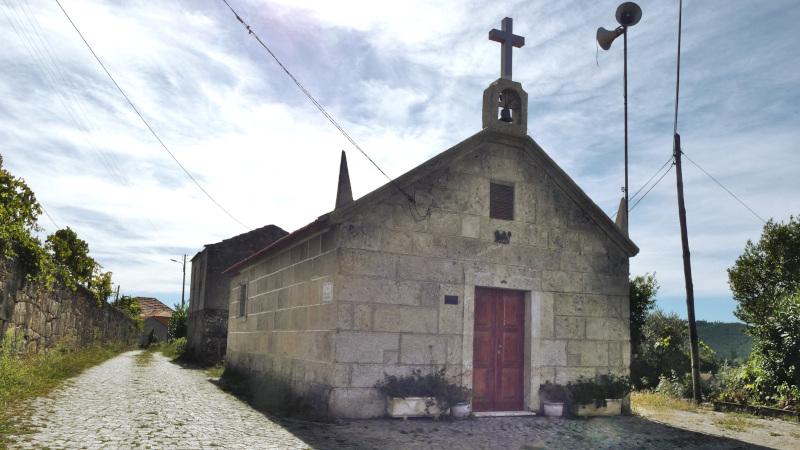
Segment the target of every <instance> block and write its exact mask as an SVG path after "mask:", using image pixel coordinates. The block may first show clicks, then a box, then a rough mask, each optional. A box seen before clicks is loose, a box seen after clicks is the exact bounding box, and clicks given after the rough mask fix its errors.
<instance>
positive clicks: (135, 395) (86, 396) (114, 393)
mask: <svg viewBox="0 0 800 450" xmlns="http://www.w3.org/2000/svg"><path fill="white" fill-rule="evenodd" d="M139 353H140V352H128V353H125V354H122V355H120V356H118V357H116V358H114V359H111V360H109V361H107V362H105V363H103V364H101V365H99V366H97V367H94V368H92V369H90V370H87V371H86V372H84V373H83V374H82V375H80V376H78V377H76V378H74V379H73V380H71V381H69V382H68V383H67V384H66V385H65V386H64V387H62V388H60V389H58V390H56V391H54V392H53V393H52V395H50V396H49V397H47V398H39V399H36V400H35V401H34V402H32V403H31V404H30V405H29V410H30V411H33V417H32V418H31V419H30V421H29V422H30V426H31V427H32V428H33V429H34V433H33V434H27V435H22V436H19V437H18V438H17V441H16V442H15V443H14V444H13V445H12V448H52V449H57V448H69V449H78V448H125V449H128V448H159V449H160V448H170V449H171V448H178V449H194V448H213V447H219V448H248V449H262V448H280V449H297V448H318V449H381V450H383V449H425V450H428V449H451V448H458V449H500V448H501V449H524V450H533V449H540V448H541V449H545V448H546V449H559V448H568V449H598V448H614V449H617V448H636V449H643V448H644V449H662V448H663V449H673V448H684V449H685V448H690V449H701V448H702V449H708V448H712V449H713V448H719V449H723V448H724V449H730V448H761V447H758V445H754V444H759V443H760V444H761V445H765V444H766V445H769V446H771V447H776V448H800V442H798V439H800V435H792V433H796V432H800V426H795V425H793V424H785V425H786V426H785V427H784V424H783V423H775V421H765V422H768V423H767V424H761V423H757V424H754V425H753V426H750V427H749V428H748V429H747V430H745V431H743V432H741V433H738V432H736V433H734V432H730V433H728V432H726V431H724V430H722V431H721V430H720V429H719V428H718V427H717V426H716V425H714V424H713V420H714V415H713V413H711V414H709V413H683V414H681V413H682V412H680V411H678V412H677V414H675V415H666V416H665V415H660V414H658V413H653V414H652V416H648V417H650V418H642V417H635V416H634V417H616V418H594V419H589V420H565V419H551V418H545V417H504V418H482V419H471V420H464V421H458V422H433V421H430V420H408V421H402V420H388V419H381V420H360V421H342V422H339V423H326V424H321V423H312V422H302V421H294V420H286V419H278V418H274V417H270V416H266V415H264V414H261V413H259V412H257V411H255V410H253V409H252V408H250V407H249V406H248V405H247V404H245V403H243V402H241V401H239V400H238V399H236V398H235V397H233V396H231V395H229V394H227V393H225V392H223V391H221V390H219V389H218V388H217V387H216V386H215V385H214V384H212V383H210V382H209V381H208V379H207V377H206V375H205V374H204V373H203V372H202V371H199V370H192V369H185V368H182V367H180V366H178V365H176V364H173V363H171V362H170V361H169V360H167V359H166V358H164V357H163V356H161V355H160V354H155V355H153V356H152V358H150V360H149V361H143V360H142V358H137V354H139ZM690 414H693V415H691V416H690ZM707 414H709V415H708V416H707ZM706 417H709V418H708V419H706ZM658 422H663V423H658ZM673 424H674V425H673ZM709 424H710V425H709ZM770 433H775V434H774V435H773V434H770ZM777 434H780V436H778V435H777Z"/></svg>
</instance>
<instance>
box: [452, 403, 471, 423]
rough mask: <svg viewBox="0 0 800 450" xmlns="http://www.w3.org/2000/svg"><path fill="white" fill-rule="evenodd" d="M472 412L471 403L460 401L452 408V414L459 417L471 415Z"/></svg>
mask: <svg viewBox="0 0 800 450" xmlns="http://www.w3.org/2000/svg"><path fill="white" fill-rule="evenodd" d="M470 413H472V405H471V404H469V403H459V404H457V405H453V406H452V407H451V408H450V414H451V415H452V416H453V417H455V418H457V419H463V418H465V417H469V415H470Z"/></svg>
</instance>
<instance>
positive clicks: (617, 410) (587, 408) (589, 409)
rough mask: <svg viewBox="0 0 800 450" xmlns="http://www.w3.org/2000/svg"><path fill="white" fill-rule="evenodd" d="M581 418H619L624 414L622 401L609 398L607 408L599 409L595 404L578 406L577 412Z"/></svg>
mask: <svg viewBox="0 0 800 450" xmlns="http://www.w3.org/2000/svg"><path fill="white" fill-rule="evenodd" d="M576 414H577V415H578V416H581V417H594V416H618V415H620V414H622V399H619V398H607V399H606V406H601V407H599V408H598V407H597V406H595V405H594V403H589V404H588V405H578V411H577V412H576Z"/></svg>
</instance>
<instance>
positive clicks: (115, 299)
mask: <svg viewBox="0 0 800 450" xmlns="http://www.w3.org/2000/svg"><path fill="white" fill-rule="evenodd" d="M118 301H119V285H117V295H116V296H114V303H117V302H118Z"/></svg>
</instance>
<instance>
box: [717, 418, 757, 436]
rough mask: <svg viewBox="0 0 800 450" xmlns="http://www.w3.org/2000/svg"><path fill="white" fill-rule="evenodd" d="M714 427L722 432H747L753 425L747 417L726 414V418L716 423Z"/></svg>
mask: <svg viewBox="0 0 800 450" xmlns="http://www.w3.org/2000/svg"><path fill="white" fill-rule="evenodd" d="M714 425H716V426H717V428H720V429H722V430H729V431H740V432H741V431H745V430H746V429H748V428H750V426H751V425H752V423H751V422H750V421H749V420H747V419H746V418H745V416H743V415H740V414H736V413H726V414H725V417H722V418H720V419H717V420H715V421H714Z"/></svg>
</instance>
